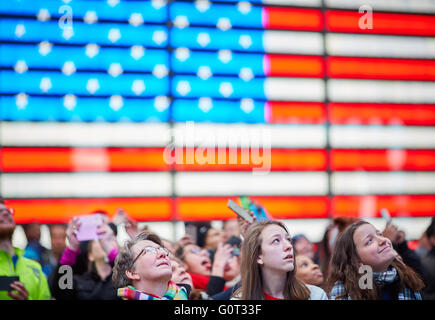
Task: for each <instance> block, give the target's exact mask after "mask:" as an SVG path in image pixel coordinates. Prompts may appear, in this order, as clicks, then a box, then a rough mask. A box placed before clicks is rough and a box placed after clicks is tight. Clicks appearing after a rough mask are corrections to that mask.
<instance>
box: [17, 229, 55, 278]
mask: <svg viewBox="0 0 435 320" xmlns="http://www.w3.org/2000/svg"><path fill="white" fill-rule="evenodd" d="M22 227H23V230H24V234H25V235H26V239H27V245H26V248H25V249H24V256H25V257H26V258H29V259H33V260H35V261H38V262H39V263H40V264H41V266H42V271H43V272H44V273H45V275H46V276H48V275H49V273H50V250H49V249H48V248H46V247H44V246H43V245H42V244H41V242H40V241H41V224H40V223H39V222H31V223H27V224H23V225H22Z"/></svg>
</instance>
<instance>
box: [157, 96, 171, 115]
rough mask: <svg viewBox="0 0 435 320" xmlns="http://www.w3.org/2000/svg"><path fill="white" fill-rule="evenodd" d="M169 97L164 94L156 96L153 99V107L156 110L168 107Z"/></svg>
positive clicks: (160, 110)
mask: <svg viewBox="0 0 435 320" xmlns="http://www.w3.org/2000/svg"><path fill="white" fill-rule="evenodd" d="M169 103H170V102H169V98H168V97H166V96H158V97H156V98H155V99H154V108H156V110H157V111H159V112H162V111H164V110H166V109H167V108H168V107H169Z"/></svg>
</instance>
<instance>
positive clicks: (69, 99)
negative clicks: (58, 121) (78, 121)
mask: <svg viewBox="0 0 435 320" xmlns="http://www.w3.org/2000/svg"><path fill="white" fill-rule="evenodd" d="M76 105H77V99H76V96H75V95H73V94H67V95H65V96H64V97H63V106H64V107H65V108H67V109H68V110H70V111H72V110H74V108H75V107H76Z"/></svg>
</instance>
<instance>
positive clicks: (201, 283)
mask: <svg viewBox="0 0 435 320" xmlns="http://www.w3.org/2000/svg"><path fill="white" fill-rule="evenodd" d="M232 251H233V248H232V246H230V245H229V244H226V245H223V244H222V243H220V244H219V245H218V248H217V250H216V253H215V254H214V260H213V261H212V260H211V259H210V253H209V251H208V250H206V249H204V248H201V247H199V246H198V245H196V244H194V243H188V244H186V245H185V246H180V247H179V248H178V249H177V251H176V252H175V256H176V257H177V258H179V259H180V260H181V261H183V263H184V264H185V266H186V269H187V271H188V272H189V274H190V276H191V277H192V281H193V286H194V288H195V289H201V290H205V292H206V293H207V294H208V295H210V296H212V295H214V294H216V293H219V292H221V291H223V290H225V289H227V288H226V287H225V283H226V280H225V270H227V271H228V270H229V268H228V266H227V264H228V262H229V260H230V259H231V256H232V255H231V252H232Z"/></svg>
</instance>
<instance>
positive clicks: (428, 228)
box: [426, 217, 435, 239]
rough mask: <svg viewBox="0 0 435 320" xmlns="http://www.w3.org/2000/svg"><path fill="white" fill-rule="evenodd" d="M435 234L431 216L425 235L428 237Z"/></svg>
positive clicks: (434, 223)
mask: <svg viewBox="0 0 435 320" xmlns="http://www.w3.org/2000/svg"><path fill="white" fill-rule="evenodd" d="M434 235H435V217H432V222H431V223H430V225H429V227H427V229H426V237H427V238H428V239H429V238H430V237H432V236H434Z"/></svg>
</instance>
